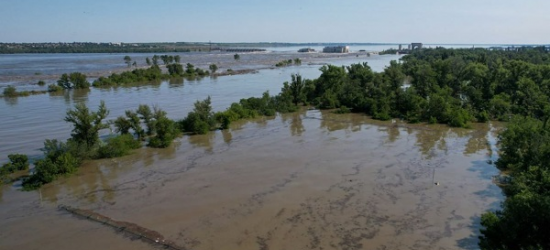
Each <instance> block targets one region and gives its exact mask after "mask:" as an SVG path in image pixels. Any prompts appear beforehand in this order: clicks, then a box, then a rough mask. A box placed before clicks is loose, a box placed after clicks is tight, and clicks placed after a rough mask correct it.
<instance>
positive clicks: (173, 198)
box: [0, 110, 503, 250]
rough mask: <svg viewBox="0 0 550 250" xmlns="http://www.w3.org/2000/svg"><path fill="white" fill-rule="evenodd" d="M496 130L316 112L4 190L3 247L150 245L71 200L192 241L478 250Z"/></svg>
mask: <svg viewBox="0 0 550 250" xmlns="http://www.w3.org/2000/svg"><path fill="white" fill-rule="evenodd" d="M499 128H500V125H499V124H476V125H474V129H459V128H448V127H446V126H439V125H408V124H403V123H400V122H396V123H392V122H379V121H373V120H370V119H368V118H367V117H365V116H363V115H360V114H344V115H340V114H333V113H330V112H328V111H322V112H321V111H318V110H307V111H306V110H303V111H301V112H297V113H293V114H284V115H278V116H276V117H267V118H259V119H256V120H252V121H243V122H240V123H237V124H233V125H232V126H231V128H230V129H229V130H226V131H216V132H213V133H210V134H207V135H200V136H186V137H183V138H180V139H178V141H177V142H176V143H175V144H174V145H173V146H171V147H169V148H167V149H147V148H144V149H140V150H137V152H136V153H135V154H132V155H129V156H125V157H122V158H117V159H107V160H101V161H92V162H87V163H86V164H84V166H83V167H82V168H81V170H80V171H79V172H78V173H77V174H76V175H73V176H70V177H64V178H61V179H60V180H58V181H56V182H55V183H52V184H49V185H46V186H45V187H44V188H42V189H41V190H40V191H37V192H29V193H26V192H20V191H16V190H14V189H13V188H5V190H4V192H3V196H2V197H1V201H0V202H1V203H0V204H1V205H0V216H1V220H0V221H1V222H0V228H3V230H0V249H74V247H75V246H78V249H123V250H124V249H152V247H151V246H150V245H147V244H146V243H143V242H141V241H136V240H131V239H128V238H125V237H124V235H121V234H118V233H116V232H115V230H113V229H112V228H109V227H105V226H102V225H100V224H98V223H95V222H90V221H87V220H84V219H79V218H77V217H74V216H72V215H70V214H68V213H66V212H62V211H60V210H57V209H56V206H58V205H60V204H63V205H70V206H75V207H79V208H82V209H90V210H92V211H94V212H97V213H100V214H103V215H105V216H108V217H111V218H113V219H115V220H120V221H128V222H132V223H136V224H138V225H140V226H142V227H145V228H149V229H151V230H155V231H157V232H159V233H161V234H162V235H164V237H165V238H166V239H168V240H171V241H174V242H175V243H176V244H177V245H180V246H184V247H186V248H187V249H198V250H200V249H241V250H243V249H244V250H246V249H476V247H477V234H478V232H479V219H480V214H481V213H483V212H484V211H486V210H487V209H494V208H496V206H497V205H498V203H499V201H501V200H502V198H503V197H502V194H501V192H500V190H499V188H498V187H496V186H495V185H494V184H493V183H492V182H491V176H492V175H494V174H496V173H498V171H497V170H496V168H495V167H494V166H493V165H490V164H488V163H487V162H488V160H492V159H494V158H495V157H496V155H495V152H494V144H495V136H496V133H497V131H498V129H499ZM435 183H438V184H439V185H435ZM8 228H9V230H6V229H8Z"/></svg>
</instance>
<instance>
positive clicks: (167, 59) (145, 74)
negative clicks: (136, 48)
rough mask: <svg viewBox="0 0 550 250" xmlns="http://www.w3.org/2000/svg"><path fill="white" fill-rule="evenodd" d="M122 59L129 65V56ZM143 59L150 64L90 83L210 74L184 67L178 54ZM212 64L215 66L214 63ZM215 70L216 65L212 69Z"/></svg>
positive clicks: (118, 83)
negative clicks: (160, 62) (161, 66)
mask: <svg viewBox="0 0 550 250" xmlns="http://www.w3.org/2000/svg"><path fill="white" fill-rule="evenodd" d="M159 60H162V62H163V64H164V65H165V67H166V69H167V71H168V73H163V72H162V69H161V68H160V66H159ZM124 61H125V62H126V63H128V66H130V62H131V58H130V57H129V56H125V57H124ZM145 61H146V63H147V65H149V66H150V67H149V68H145V69H134V70H132V71H125V72H122V73H120V74H117V73H113V74H111V75H110V76H108V77H103V76H102V77H99V78H98V79H97V80H95V81H94V82H93V84H92V85H93V86H94V87H115V86H124V85H130V84H135V83H144V82H158V81H160V80H166V79H170V78H174V77H185V78H196V77H205V76H208V75H210V72H209V71H208V70H203V69H200V68H195V66H194V65H193V64H190V63H188V64H187V65H186V67H185V69H184V68H183V65H181V64H180V62H181V57H180V56H179V55H175V56H172V55H161V56H158V55H154V56H153V57H152V59H149V57H147V58H146V59H145ZM213 65H214V66H216V65H215V64H213ZM210 68H211V69H212V65H210ZM215 70H217V66H216V68H215V69H214V71H215Z"/></svg>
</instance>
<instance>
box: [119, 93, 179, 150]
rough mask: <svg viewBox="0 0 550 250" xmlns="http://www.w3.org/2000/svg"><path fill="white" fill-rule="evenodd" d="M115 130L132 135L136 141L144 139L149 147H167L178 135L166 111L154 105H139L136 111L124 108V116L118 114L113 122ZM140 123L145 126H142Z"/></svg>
mask: <svg viewBox="0 0 550 250" xmlns="http://www.w3.org/2000/svg"><path fill="white" fill-rule="evenodd" d="M113 124H114V126H115V128H116V132H117V133H120V134H121V135H123V136H125V135H132V138H134V137H136V138H137V140H138V141H145V140H146V139H147V138H148V139H149V142H148V143H147V145H148V146H150V147H155V148H164V147H168V146H169V145H170V144H171V143H172V141H173V140H174V138H176V136H177V135H178V131H177V128H176V124H175V122H174V121H173V120H170V119H169V118H168V117H167V116H166V112H165V111H163V110H162V109H160V108H158V107H156V106H154V107H153V108H152V109H151V108H150V107H149V106H148V105H143V104H142V105H139V107H138V108H137V110H136V111H132V110H126V112H125V116H119V117H118V118H117V119H116V120H115V121H114V122H113ZM142 124H144V125H145V127H146V128H143V126H142Z"/></svg>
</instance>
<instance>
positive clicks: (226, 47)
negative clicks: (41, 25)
mask: <svg viewBox="0 0 550 250" xmlns="http://www.w3.org/2000/svg"><path fill="white" fill-rule="evenodd" d="M366 45H391V46H396V48H395V49H390V50H386V51H385V52H384V53H385V54H409V53H411V52H412V51H414V50H419V49H422V48H425V47H426V45H425V44H423V43H410V44H407V45H406V46H405V45H403V44H399V43H268V42H262V43H212V42H172V43H163V42H160V43H123V42H103V43H94V42H72V43H65V42H57V43H0V54H19V53H168V52H192V51H193V52H216V51H219V52H237V53H240V52H261V51H265V48H267V47H290V46H303V47H304V48H302V49H299V50H298V52H315V50H314V49H312V48H311V47H313V46H316V47H318V46H325V47H324V48H323V50H322V52H323V53H349V52H350V51H351V50H350V47H351V46H366ZM472 47H473V48H475V47H476V45H472ZM483 47H485V48H487V46H483ZM533 47H541V48H543V49H544V50H547V51H548V50H550V45H498V46H494V47H490V48H489V49H491V50H520V49H521V48H533Z"/></svg>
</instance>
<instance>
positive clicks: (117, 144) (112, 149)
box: [98, 134, 141, 158]
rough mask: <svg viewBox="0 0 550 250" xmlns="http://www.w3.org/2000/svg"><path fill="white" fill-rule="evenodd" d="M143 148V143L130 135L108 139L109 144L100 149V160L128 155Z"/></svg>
mask: <svg viewBox="0 0 550 250" xmlns="http://www.w3.org/2000/svg"><path fill="white" fill-rule="evenodd" d="M139 147H141V143H140V142H139V141H137V140H135V139H134V137H133V136H132V135H130V134H123V135H119V136H115V137H111V138H109V139H107V143H106V144H104V145H101V146H100V147H99V149H98V157H99V158H114V157H119V156H123V155H127V154H128V153H129V152H130V150H132V149H137V148H139Z"/></svg>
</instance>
